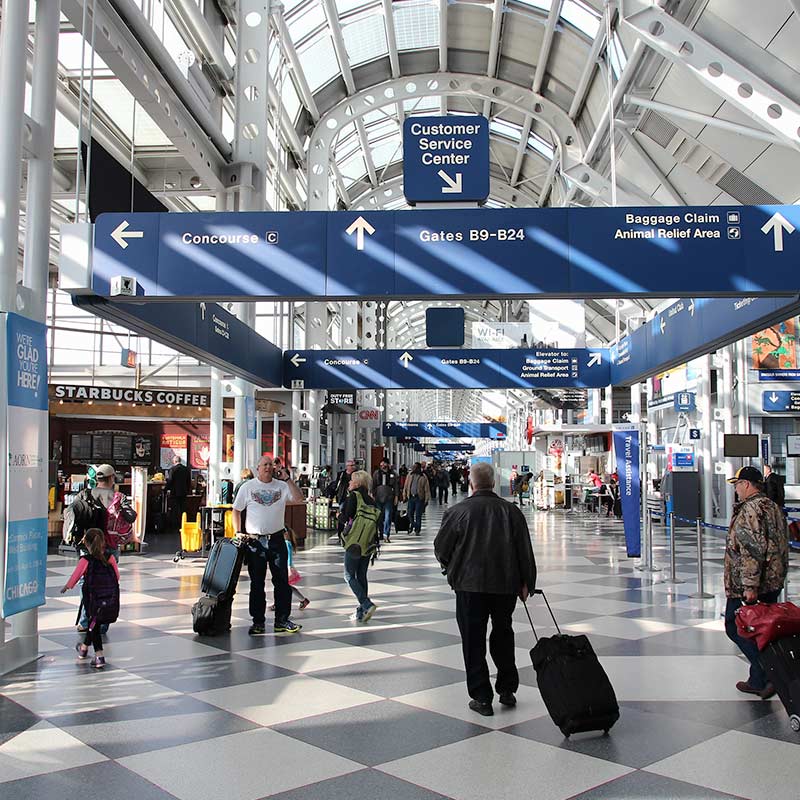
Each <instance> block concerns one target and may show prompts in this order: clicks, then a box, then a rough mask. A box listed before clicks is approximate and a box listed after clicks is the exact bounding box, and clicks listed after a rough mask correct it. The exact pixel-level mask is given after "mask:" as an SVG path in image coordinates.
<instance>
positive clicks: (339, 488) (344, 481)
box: [333, 458, 356, 506]
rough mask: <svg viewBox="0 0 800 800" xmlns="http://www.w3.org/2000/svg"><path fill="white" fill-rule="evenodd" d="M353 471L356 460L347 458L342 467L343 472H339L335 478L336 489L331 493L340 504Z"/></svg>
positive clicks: (345, 494) (342, 501)
mask: <svg viewBox="0 0 800 800" xmlns="http://www.w3.org/2000/svg"><path fill="white" fill-rule="evenodd" d="M355 471H356V462H355V461H354V460H353V459H352V458H348V459H347V463H346V464H345V467H344V472H340V473H339V477H338V478H337V479H336V489H335V491H334V494H333V497H334V498H335V499H336V502H337V503H338V504H339V505H340V506H341V505H342V503H344V500H345V498H346V497H347V491H348V490H347V487H348V486H349V485H350V477H351V476H352V474H353V473H354V472H355Z"/></svg>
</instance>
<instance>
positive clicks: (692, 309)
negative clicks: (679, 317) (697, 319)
mask: <svg viewBox="0 0 800 800" xmlns="http://www.w3.org/2000/svg"><path fill="white" fill-rule="evenodd" d="M689 313H690V314H691V315H692V316H694V298H692V299H691V300H690V301H689Z"/></svg>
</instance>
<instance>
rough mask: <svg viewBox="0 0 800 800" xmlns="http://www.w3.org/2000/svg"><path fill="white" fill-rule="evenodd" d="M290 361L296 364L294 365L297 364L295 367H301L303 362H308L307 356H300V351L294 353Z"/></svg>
mask: <svg viewBox="0 0 800 800" xmlns="http://www.w3.org/2000/svg"><path fill="white" fill-rule="evenodd" d="M289 361H290V362H291V363H292V364H294V365H295V367H299V366H300V365H301V364H305V363H306V359H305V358H301V357H300V353H295V354H294V355H293V356H292V357H291V358H290V359H289Z"/></svg>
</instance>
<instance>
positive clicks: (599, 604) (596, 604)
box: [550, 597, 646, 619]
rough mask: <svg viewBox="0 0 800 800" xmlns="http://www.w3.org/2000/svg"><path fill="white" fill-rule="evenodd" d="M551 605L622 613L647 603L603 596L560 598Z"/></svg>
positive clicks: (587, 610)
mask: <svg viewBox="0 0 800 800" xmlns="http://www.w3.org/2000/svg"><path fill="white" fill-rule="evenodd" d="M550 605H551V606H552V607H553V608H554V609H558V608H563V609H564V610H565V611H582V612H585V613H587V614H622V613H623V612H625V611H635V610H636V609H637V608H644V607H645V605H646V604H645V603H631V602H629V601H627V600H605V599H603V598H602V597H577V598H575V599H574V600H560V601H558V602H557V603H550ZM556 619H558V614H556Z"/></svg>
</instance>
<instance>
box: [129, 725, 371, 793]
mask: <svg viewBox="0 0 800 800" xmlns="http://www.w3.org/2000/svg"><path fill="white" fill-rule="evenodd" d="M119 763H120V764H121V765H122V766H124V767H126V768H127V769H129V770H132V771H133V772H136V773H138V774H139V775H141V776H142V777H143V778H146V779H147V780H148V781H150V782H151V783H154V784H155V785H156V786H160V787H161V788H162V789H165V790H166V791H168V792H170V793H171V794H173V795H175V797H177V798H179V800H197V799H198V798H203V800H257V798H262V797H268V796H269V795H272V794H277V793H279V792H285V791H288V790H290V789H294V788H296V787H298V786H303V785H305V784H308V783H315V782H316V781H321V780H326V779H327V778H334V777H337V776H339V775H346V774H347V773H349V772H354V771H355V770H357V769H362V768H363V767H362V765H361V764H356V763H355V762H353V761H348V760H347V759H345V758H341V757H340V756H337V755H334V754H333V753H328V752H327V751H325V750H320V749H319V748H317V747H312V746H311V745H309V744H306V743H305V742H300V741H298V740H296V739H292V738H290V737H288V736H283V735H281V734H279V733H276V732H275V731H271V730H265V729H261V730H254V731H246V732H245V733H236V734H232V735H230V736H221V737H219V738H216V739H211V740H208V741H204V742H195V743H193V744H187V745H180V746H179V747H171V748H168V749H166V750H157V751H155V752H150V753H143V754H141V755H136V756H129V757H128V758H121V759H119Z"/></svg>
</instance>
